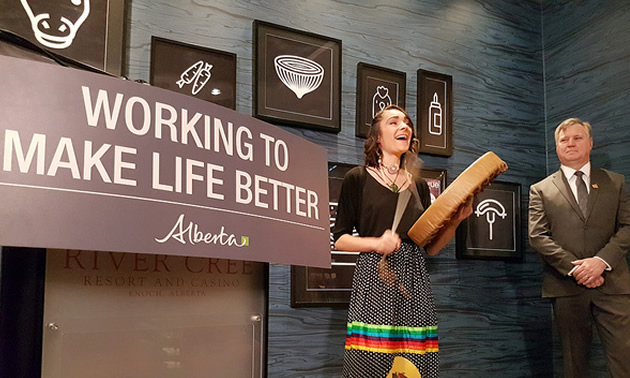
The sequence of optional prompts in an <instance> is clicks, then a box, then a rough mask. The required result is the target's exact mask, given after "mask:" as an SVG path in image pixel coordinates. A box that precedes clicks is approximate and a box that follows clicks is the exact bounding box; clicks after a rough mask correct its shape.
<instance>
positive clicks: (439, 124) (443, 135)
mask: <svg viewBox="0 0 630 378" xmlns="http://www.w3.org/2000/svg"><path fill="white" fill-rule="evenodd" d="M417 129H418V135H419V137H420V151H419V152H421V153H426V154H431V155H440V156H451V155H452V154H453V78H452V76H450V75H446V74H442V73H438V72H432V71H426V70H422V69H420V70H418V125H417Z"/></svg>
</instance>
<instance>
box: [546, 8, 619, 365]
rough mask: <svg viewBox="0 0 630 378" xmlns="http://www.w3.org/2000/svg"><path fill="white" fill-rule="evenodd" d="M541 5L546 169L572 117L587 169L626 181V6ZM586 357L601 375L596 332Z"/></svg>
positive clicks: (557, 362)
mask: <svg viewBox="0 0 630 378" xmlns="http://www.w3.org/2000/svg"><path fill="white" fill-rule="evenodd" d="M543 4H544V7H543V20H544V24H543V41H544V44H543V47H544V51H545V54H544V63H545V81H546V91H545V94H546V104H545V105H546V106H545V110H546V120H545V124H546V135H547V148H546V149H547V151H548V156H547V170H548V172H549V173H551V172H554V171H556V170H557V169H558V167H559V166H560V163H559V161H558V158H557V157H556V154H555V143H554V136H553V132H554V130H555V128H556V126H557V125H558V124H559V123H560V122H562V121H563V120H565V119H567V118H570V117H578V118H581V119H583V120H585V121H588V122H590V123H591V125H592V126H593V142H594V147H593V151H592V153H591V161H592V163H593V165H596V166H600V167H603V168H607V169H610V170H613V171H615V172H619V173H622V174H624V175H626V181H627V180H628V178H629V177H630V154H629V153H628V147H629V146H630V133H629V132H628V130H630V106H628V105H629V104H630V70H628V64H629V63H630V48H629V47H628V46H630V3H628V2H627V1H605V2H599V1H570V0H555V1H550V2H543ZM628 260H629V261H630V257H628ZM554 343H555V344H556V345H557V342H555V340H554ZM556 349H557V348H556ZM591 353H592V356H591V360H590V362H591V366H590V374H591V376H592V377H604V376H606V375H607V372H606V364H605V361H604V357H603V351H602V348H601V344H600V343H599V340H598V339H597V333H595V341H594V347H593V349H592V351H591ZM560 358H561V356H560V353H559V352H558V351H557V350H556V351H555V365H556V373H558V372H559V371H561V370H562V366H561V360H560ZM629 358H630V357H629Z"/></svg>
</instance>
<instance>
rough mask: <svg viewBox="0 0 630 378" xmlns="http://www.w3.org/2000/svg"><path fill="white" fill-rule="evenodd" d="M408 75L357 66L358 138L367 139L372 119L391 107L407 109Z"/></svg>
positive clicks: (386, 69) (366, 66) (376, 67)
mask: <svg viewBox="0 0 630 378" xmlns="http://www.w3.org/2000/svg"><path fill="white" fill-rule="evenodd" d="M406 91H407V74H405V73H404V72H400V71H394V70H391V69H388V68H384V67H378V66H374V65H371V64H366V63H359V64H358V65H357V109H356V126H355V128H356V132H355V134H356V136H358V137H363V138H365V137H367V135H368V132H369V131H370V126H371V124H372V119H373V118H374V116H375V115H376V113H378V112H379V111H381V110H382V109H384V108H385V107H386V106H389V105H399V106H401V107H402V108H404V107H405V98H406V96H405V94H406Z"/></svg>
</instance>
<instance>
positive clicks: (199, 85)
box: [175, 60, 213, 96]
mask: <svg viewBox="0 0 630 378" xmlns="http://www.w3.org/2000/svg"><path fill="white" fill-rule="evenodd" d="M212 67H213V65H212V64H210V63H207V62H204V61H203V60H200V61H198V62H196V63H195V64H193V65H191V66H190V67H188V68H186V70H185V71H184V72H182V74H181V75H180V76H179V80H177V82H176V83H175V84H177V86H178V87H180V88H182V87H183V86H184V85H186V84H190V83H193V81H194V83H193V88H192V95H193V96H196V95H197V93H199V92H200V91H201V90H202V89H203V87H204V86H205V85H206V84H207V83H208V80H210V77H211V76H212V73H210V70H211V69H212Z"/></svg>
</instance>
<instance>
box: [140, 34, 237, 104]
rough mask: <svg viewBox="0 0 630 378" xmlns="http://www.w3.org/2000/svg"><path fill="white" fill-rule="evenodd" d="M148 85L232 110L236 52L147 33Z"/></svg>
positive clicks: (234, 102) (234, 91)
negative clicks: (149, 48) (149, 36)
mask: <svg viewBox="0 0 630 378" xmlns="http://www.w3.org/2000/svg"><path fill="white" fill-rule="evenodd" d="M149 82H150V83H151V85H154V86H156V87H160V88H165V89H169V90H172V91H175V92H178V93H182V94H186V95H189V96H193V97H196V98H199V99H202V100H206V101H209V102H212V103H215V104H218V105H222V106H225V107H226V108H230V109H233V110H236V54H233V53H230V52H226V51H220V50H215V49H211V48H208V47H203V46H198V45H193V44H189V43H184V42H178V41H173V40H170V39H165V38H160V37H156V36H152V37H151V68H150V79H149Z"/></svg>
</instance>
